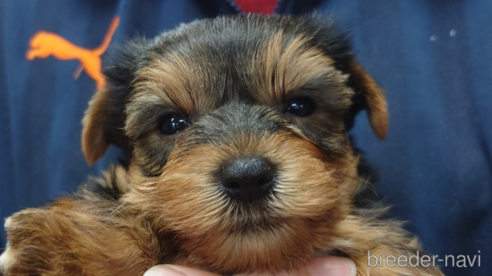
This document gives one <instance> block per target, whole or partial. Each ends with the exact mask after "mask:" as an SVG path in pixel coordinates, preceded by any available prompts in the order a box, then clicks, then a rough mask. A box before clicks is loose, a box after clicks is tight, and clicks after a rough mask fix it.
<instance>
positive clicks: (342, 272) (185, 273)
mask: <svg viewBox="0 0 492 276" xmlns="http://www.w3.org/2000/svg"><path fill="white" fill-rule="evenodd" d="M253 275H254V276H355V275H356V268H355V264H354V262H353V261H352V260H350V259H347V258H341V257H335V256H329V257H323V258H317V259H314V260H313V261H311V262H309V263H308V264H307V265H306V266H303V267H300V268H299V269H297V270H294V271H290V272H288V273H287V272H285V271H283V272H280V273H278V274H270V273H262V274H249V275H248V276H253ZM144 276H220V275H218V274H214V273H210V272H207V271H201V270H197V269H193V268H189V267H185V266H180V265H158V266H154V267H152V268H151V269H149V270H148V271H147V272H145V274H144ZM244 276H246V275H244Z"/></svg>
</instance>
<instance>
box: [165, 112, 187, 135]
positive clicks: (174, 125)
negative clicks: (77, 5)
mask: <svg viewBox="0 0 492 276" xmlns="http://www.w3.org/2000/svg"><path fill="white" fill-rule="evenodd" d="M189 126H190V123H189V122H188V121H187V120H186V119H185V118H184V117H183V116H181V115H178V114H171V115H167V116H164V118H162V120H161V122H160V124H159V130H160V131H161V133H162V134H164V135H173V134H176V133H178V132H181V131H183V130H185V128H187V127H189Z"/></svg>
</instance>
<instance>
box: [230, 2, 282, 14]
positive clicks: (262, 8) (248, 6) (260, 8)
mask: <svg viewBox="0 0 492 276" xmlns="http://www.w3.org/2000/svg"><path fill="white" fill-rule="evenodd" d="M277 1H278V0H234V2H236V5H237V6H238V7H239V8H240V9H241V10H242V11H243V12H245V13H260V14H272V13H274V12H275V8H276V7H277Z"/></svg>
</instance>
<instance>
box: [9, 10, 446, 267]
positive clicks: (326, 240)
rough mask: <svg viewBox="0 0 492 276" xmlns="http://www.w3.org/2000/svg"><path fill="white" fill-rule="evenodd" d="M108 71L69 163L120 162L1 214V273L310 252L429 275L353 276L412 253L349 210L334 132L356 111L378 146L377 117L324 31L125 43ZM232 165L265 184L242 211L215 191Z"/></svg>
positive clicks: (318, 25) (268, 260) (237, 20)
mask: <svg viewBox="0 0 492 276" xmlns="http://www.w3.org/2000/svg"><path fill="white" fill-rule="evenodd" d="M113 59H114V61H113V63H112V65H111V66H110V67H108V69H107V70H106V72H105V74H106V77H107V81H106V85H105V87H104V88H103V89H101V90H100V91H99V92H97V93H96V95H95V96H94V98H93V100H92V101H91V102H90V104H89V108H88V109H87V111H86V115H85V117H84V119H83V124H84V130H83V137H82V140H83V150H84V153H85V155H86V157H87V160H88V162H89V163H93V162H95V161H96V160H97V159H98V158H100V157H102V156H103V155H104V153H105V151H106V149H107V147H108V146H109V145H110V144H114V145H117V146H120V147H122V148H124V149H125V150H127V151H128V152H129V153H131V160H130V162H129V164H128V165H127V166H122V165H119V166H113V167H111V168H110V169H109V170H108V171H107V172H105V173H103V175H102V176H101V177H100V178H91V179H89V180H88V181H87V183H86V184H85V185H83V186H81V188H80V189H79V191H78V192H77V193H75V194H74V195H72V196H69V197H65V198H61V199H59V200H57V201H55V202H53V203H51V204H50V205H47V206H45V207H43V208H39V209H27V210H24V211H21V212H18V213H16V214H14V215H13V216H11V217H10V218H9V219H8V220H7V223H8V225H7V226H8V227H6V230H7V236H8V241H9V243H8V248H7V250H6V251H5V252H4V254H3V255H2V256H1V257H0V271H1V272H2V273H4V274H5V275H6V276H10V275H61V274H64V275H103V276H105V275H108V276H109V275H132V276H133V275H142V274H143V273H144V272H145V271H146V270H147V269H149V268H150V267H152V266H153V265H157V264H162V263H177V262H179V263H185V264H187V265H190V266H193V267H198V268H202V269H206V270H209V271H212V272H217V273H222V274H235V273H261V272H265V271H270V272H279V271H281V270H291V269H294V268H297V267H298V266H300V265H302V264H305V263H306V262H307V261H308V260H310V259H312V258H313V257H315V256H323V255H338V256H344V257H349V258H351V259H352V260H354V262H355V264H356V266H357V273H358V275H360V276H365V275H373V276H375V275H442V274H441V272H440V271H439V269H438V268H437V267H433V266H430V267H419V266H417V267H412V266H406V267H400V266H393V267H390V266H385V265H383V266H376V267H368V265H367V254H368V252H369V251H370V252H371V254H372V255H376V256H379V255H386V256H388V255H393V256H400V255H405V256H407V257H408V256H410V255H416V254H417V251H418V250H420V247H419V245H418V242H417V240H416V239H415V238H414V237H412V236H411V235H410V234H409V233H408V232H406V231H405V230H404V229H403V228H402V227H401V223H399V222H396V221H392V220H387V219H382V214H383V213H384V211H385V209H384V208H380V207H375V206H372V207H368V206H369V205H367V204H364V206H363V207H361V206H362V205H361V204H359V203H360V202H358V201H359V198H360V197H361V195H362V194H363V193H362V191H365V190H366V189H367V186H368V183H367V181H365V180H366V179H367V176H366V175H362V174H361V170H360V166H359V155H358V153H357V151H356V150H355V149H354V148H353V147H352V145H351V142H350V139H349V138H348V136H347V131H348V130H349V129H350V128H351V126H352V125H353V120H354V117H355V115H356V114H357V113H358V112H359V111H360V110H362V109H366V110H367V114H368V119H369V122H370V124H371V127H372V129H373V131H374V133H375V135H376V136H377V137H379V138H380V139H383V138H384V137H385V135H386V132H387V127H388V114H387V108H386V102H385V99H384V93H383V91H382V89H381V88H380V87H379V86H378V85H377V83H376V82H375V81H374V80H373V79H372V78H371V77H370V76H369V75H368V74H367V73H366V72H365V70H364V69H363V67H362V66H361V65H359V64H358V63H357V62H356V61H355V58H354V57H353V55H352V54H350V46H349V44H348V42H347V39H346V38H345V37H344V36H343V35H342V34H341V33H340V32H339V31H337V30H336V29H335V28H334V27H333V26H332V25H331V24H329V23H326V22H321V21H319V20H317V19H316V18H311V17H289V16H268V17H266V16H251V15H250V16H237V17H221V18H217V19H213V20H202V21H196V22H193V23H190V24H187V25H182V26H180V27H179V28H178V29H176V30H174V31H170V32H167V33H164V34H162V35H160V36H159V37H157V38H156V39H155V40H153V41H146V40H135V41H132V42H129V43H127V44H126V46H124V47H122V48H121V49H120V50H119V51H118V52H117V54H116V55H115V57H114V58H113ZM175 128H176V129H175ZM174 130H176V131H174ZM244 158H257V159H261V160H266V161H265V162H268V164H271V168H269V169H271V170H272V172H273V177H272V178H271V179H270V181H271V182H272V183H271V187H272V188H271V191H270V190H269V191H268V193H267V192H265V193H264V194H262V195H261V197H259V198H257V199H256V200H254V201H253V200H241V199H238V198H235V197H234V196H233V195H231V193H230V192H228V191H227V189H225V188H224V187H225V185H224V183H223V182H222V180H221V179H222V176H223V175H222V173H223V169H222V168H223V167H224V166H228V165H230V164H231V163H232V161H231V160H241V159H244ZM255 184H258V183H256V182H255ZM422 255H424V253H422V252H420V256H422Z"/></svg>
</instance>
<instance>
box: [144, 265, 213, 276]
mask: <svg viewBox="0 0 492 276" xmlns="http://www.w3.org/2000/svg"><path fill="white" fill-rule="evenodd" d="M144 276H220V275H218V274H214V273H210V272H207V271H202V270H197V269H194V268H189V267H185V266H180V265H157V266H154V267H152V268H151V269H149V270H147V272H145V274H144Z"/></svg>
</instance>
